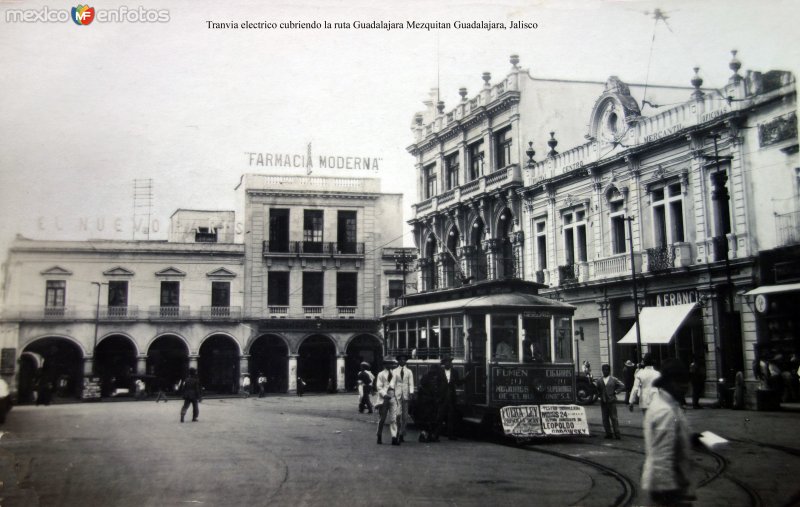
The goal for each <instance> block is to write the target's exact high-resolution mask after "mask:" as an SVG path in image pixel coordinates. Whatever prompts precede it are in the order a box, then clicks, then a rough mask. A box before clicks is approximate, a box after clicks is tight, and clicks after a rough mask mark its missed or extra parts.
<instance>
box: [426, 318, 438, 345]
mask: <svg viewBox="0 0 800 507" xmlns="http://www.w3.org/2000/svg"><path fill="white" fill-rule="evenodd" d="M436 321H437V319H432V320H431V323H430V324H431V327H430V332H429V333H428V347H429V348H431V349H438V348H439V346H440V345H439V344H440V340H439V337H440V335H441V328H440V327H439V326H438V325H437V324H436ZM431 353H433V351H431Z"/></svg>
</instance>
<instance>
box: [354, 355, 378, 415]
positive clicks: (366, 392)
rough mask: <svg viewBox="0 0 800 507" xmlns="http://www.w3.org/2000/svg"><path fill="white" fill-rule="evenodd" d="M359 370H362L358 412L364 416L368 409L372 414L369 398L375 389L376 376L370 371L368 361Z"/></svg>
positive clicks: (359, 380)
mask: <svg viewBox="0 0 800 507" xmlns="http://www.w3.org/2000/svg"><path fill="white" fill-rule="evenodd" d="M359 368H360V369H361V370H360V371H359V372H358V411H359V412H360V413H362V414H363V413H364V410H365V409H366V410H368V411H369V413H370V414H371V413H372V400H370V399H369V397H370V395H371V394H372V389H373V387H374V383H375V375H373V374H372V372H371V371H369V368H370V364H369V363H368V362H366V361H364V362H362V363H361V364H360V365H359Z"/></svg>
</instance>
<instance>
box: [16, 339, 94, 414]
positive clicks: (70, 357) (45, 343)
mask: <svg viewBox="0 0 800 507" xmlns="http://www.w3.org/2000/svg"><path fill="white" fill-rule="evenodd" d="M25 352H33V353H35V354H38V355H39V356H41V358H42V364H41V368H38V369H35V370H34V369H33V368H30V367H26V368H25V369H24V370H23V369H22V368H21V369H20V384H25V385H32V386H34V389H35V390H36V391H37V392H38V393H39V394H38V395H39V400H40V401H43V402H45V403H49V400H50V398H51V397H57V398H79V397H80V394H81V392H80V390H81V385H82V379H83V351H82V350H81V348H80V347H79V346H78V344H76V343H75V342H73V341H71V340H68V339H66V338H60V337H47V338H40V339H38V340H36V341H34V342H33V343H31V344H30V345H28V346H27V347H25V349H24V350H23V355H24V353H25ZM29 366H30V365H29ZM31 374H33V378H22V376H23V375H31Z"/></svg>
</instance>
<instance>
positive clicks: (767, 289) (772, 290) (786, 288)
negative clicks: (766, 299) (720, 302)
mask: <svg viewBox="0 0 800 507" xmlns="http://www.w3.org/2000/svg"><path fill="white" fill-rule="evenodd" d="M797 291H800V283H785V284H783V285H762V286H761V287H758V288H756V289H753V290H751V291H749V292H745V293H744V295H745V296H758V295H759V294H777V293H779V292H797Z"/></svg>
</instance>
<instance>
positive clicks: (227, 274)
mask: <svg viewBox="0 0 800 507" xmlns="http://www.w3.org/2000/svg"><path fill="white" fill-rule="evenodd" d="M206 276H207V277H209V278H234V277H236V273H234V272H233V271H231V270H230V269H227V268H218V269H215V270H214V271H209V272H208V273H206Z"/></svg>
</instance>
